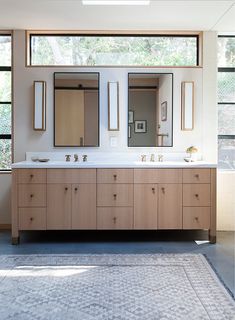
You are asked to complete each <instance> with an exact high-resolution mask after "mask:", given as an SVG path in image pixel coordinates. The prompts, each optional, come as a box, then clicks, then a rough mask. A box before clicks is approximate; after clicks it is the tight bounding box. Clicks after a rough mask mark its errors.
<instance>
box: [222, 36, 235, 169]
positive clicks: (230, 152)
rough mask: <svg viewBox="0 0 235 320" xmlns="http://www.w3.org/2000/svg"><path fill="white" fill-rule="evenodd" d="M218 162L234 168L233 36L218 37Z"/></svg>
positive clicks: (234, 91) (234, 82) (227, 167)
mask: <svg viewBox="0 0 235 320" xmlns="http://www.w3.org/2000/svg"><path fill="white" fill-rule="evenodd" d="M218 163H219V168H220V169H228V170H229V169H230V170H235V36H231V35H228V36H227V35H226V36H224V35H223V36H219V38H218Z"/></svg>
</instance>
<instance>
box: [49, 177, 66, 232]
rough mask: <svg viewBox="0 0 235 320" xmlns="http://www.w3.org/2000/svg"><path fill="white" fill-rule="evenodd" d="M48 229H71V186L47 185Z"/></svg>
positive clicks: (62, 184)
mask: <svg viewBox="0 0 235 320" xmlns="http://www.w3.org/2000/svg"><path fill="white" fill-rule="evenodd" d="M47 229H48V230H50V229H51V230H65V229H71V184H64V183H61V184H56V183H55V184H48V185H47Z"/></svg>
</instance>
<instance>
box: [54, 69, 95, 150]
mask: <svg viewBox="0 0 235 320" xmlns="http://www.w3.org/2000/svg"><path fill="white" fill-rule="evenodd" d="M57 74H96V75H97V76H98V144H97V145H94V146H92V145H90V146H74V145H72V146H70V145H59V146H58V145H56V144H55V109H56V108H55V90H56V89H55V81H56V75H57ZM53 99H54V102H53V104H54V108H53V112H54V113H53V125H54V130H53V134H54V137H53V146H54V147H55V148H66V147H68V148H98V147H100V72H77V71H74V72H73V71H69V72H66V71H62V72H60V71H57V72H54V81H53Z"/></svg>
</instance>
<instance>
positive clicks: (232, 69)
mask: <svg viewBox="0 0 235 320" xmlns="http://www.w3.org/2000/svg"><path fill="white" fill-rule="evenodd" d="M218 38H234V39H235V35H218ZM219 72H223V73H225V72H234V73H235V67H219V66H218V73H219ZM217 105H218V106H223V105H234V108H235V100H234V102H231V101H230V102H226V101H225V102H224V101H223V102H219V101H217ZM234 139H235V132H234V134H218V140H234Z"/></svg>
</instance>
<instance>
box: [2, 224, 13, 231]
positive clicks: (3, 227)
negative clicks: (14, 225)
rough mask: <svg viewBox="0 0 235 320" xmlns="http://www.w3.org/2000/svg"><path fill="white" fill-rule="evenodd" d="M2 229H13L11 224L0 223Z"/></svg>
mask: <svg viewBox="0 0 235 320" xmlns="http://www.w3.org/2000/svg"><path fill="white" fill-rule="evenodd" d="M0 230H11V224H0Z"/></svg>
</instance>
